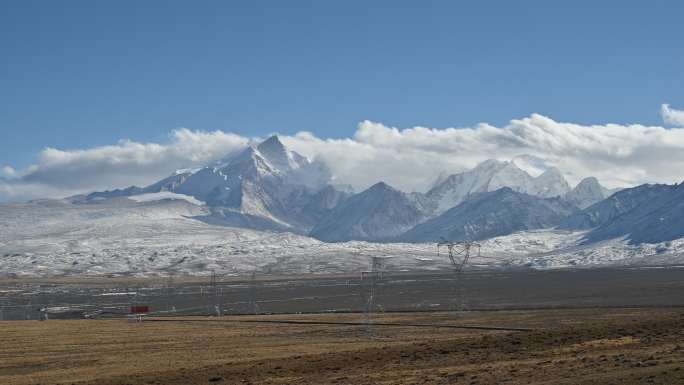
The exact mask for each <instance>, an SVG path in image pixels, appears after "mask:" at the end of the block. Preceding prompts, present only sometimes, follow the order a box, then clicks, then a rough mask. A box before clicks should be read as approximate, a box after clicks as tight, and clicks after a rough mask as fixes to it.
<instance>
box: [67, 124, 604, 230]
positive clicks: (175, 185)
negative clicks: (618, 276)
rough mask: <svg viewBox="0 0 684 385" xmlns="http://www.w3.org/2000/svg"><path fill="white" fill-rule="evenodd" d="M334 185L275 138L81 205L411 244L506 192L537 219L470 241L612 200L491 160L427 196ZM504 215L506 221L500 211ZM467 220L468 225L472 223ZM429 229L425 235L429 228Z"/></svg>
mask: <svg viewBox="0 0 684 385" xmlns="http://www.w3.org/2000/svg"><path fill="white" fill-rule="evenodd" d="M331 181H332V177H331V173H330V171H329V170H328V168H327V167H326V166H325V165H324V164H323V163H320V162H313V161H311V160H309V159H307V158H306V157H304V156H302V155H300V154H298V153H296V152H294V151H291V150H289V149H287V148H286V147H285V146H284V145H283V144H282V143H281V142H280V140H279V139H278V137H277V136H272V137H270V138H268V139H267V140H265V141H264V142H262V143H260V144H258V145H257V146H249V147H247V148H246V149H245V150H244V151H242V152H241V153H239V154H237V155H236V156H233V157H227V158H224V159H222V160H221V161H219V162H216V163H215V164H212V165H209V166H207V167H204V168H201V169H198V170H181V171H178V172H175V173H174V174H173V175H171V176H169V177H168V178H165V179H163V180H161V181H159V182H156V183H154V184H152V185H150V186H147V187H144V188H139V187H128V188H126V189H123V190H115V191H106V192H98V193H93V194H90V195H87V196H85V197H80V198H81V200H80V201H81V202H83V203H93V202H96V201H98V200H103V199H113V198H121V197H135V196H137V195H141V194H152V193H161V192H171V193H175V194H181V195H183V196H189V197H192V198H193V199H195V200H197V201H200V202H203V203H205V204H206V206H207V208H208V210H209V213H208V215H205V216H203V217H202V218H200V219H201V220H203V221H206V222H208V223H212V224H221V225H224V226H236V227H246V228H251V229H257V230H284V231H291V232H294V233H297V234H308V235H311V236H313V237H315V238H317V239H320V240H324V241H333V242H339V241H348V240H364V241H387V240H396V241H402V240H407V239H411V237H412V236H411V235H407V237H406V238H404V237H403V234H404V233H405V232H408V231H409V230H411V229H412V228H413V227H415V226H417V225H419V224H421V223H423V222H425V221H427V220H431V223H433V224H434V223H442V221H440V220H438V219H439V217H440V216H441V215H443V214H444V213H445V212H447V211H448V210H450V209H453V208H455V207H457V206H458V205H460V204H462V203H464V202H467V201H469V200H470V199H471V198H474V197H477V196H479V195H481V194H484V193H489V192H494V191H496V190H499V189H502V188H508V189H510V191H509V195H510V194H513V195H518V196H517V201H520V202H523V201H524V202H527V203H531V201H533V202H534V203H536V204H523V205H522V207H521V208H522V209H523V211H527V213H526V214H527V215H526V217H527V218H529V219H530V220H529V221H522V222H520V223H519V224H517V225H516V224H507V225H503V224H502V225H501V226H502V227H501V228H500V229H499V230H496V231H495V230H494V229H493V228H492V227H493V226H492V225H491V224H490V225H488V227H489V228H490V231H489V232H479V231H478V230H477V229H472V226H474V224H472V223H471V225H470V226H471V230H470V231H468V232H465V233H464V234H466V233H467V235H465V236H468V237H475V238H480V237H479V236H478V235H477V234H480V233H482V234H488V233H497V234H499V233H508V232H510V231H518V230H526V229H530V228H538V227H539V226H541V225H546V226H549V225H555V224H557V223H556V222H557V221H556V222H549V221H548V220H547V219H544V220H542V219H541V217H545V218H546V217H548V215H547V214H548V213H546V212H545V211H544V210H541V211H540V212H536V211H535V210H537V209H540V208H541V207H550V206H553V205H552V204H551V205H550V204H549V203H548V202H546V201H543V199H550V198H558V199H560V200H562V201H563V202H568V203H569V204H570V205H573V207H575V206H576V207H578V208H584V207H587V206H590V205H591V204H593V203H596V202H598V201H600V200H602V199H605V198H606V197H607V196H608V195H609V193H610V192H609V191H608V190H607V189H605V188H603V187H602V186H601V185H600V184H599V183H598V181H597V180H596V179H595V178H587V179H585V180H584V181H582V182H581V183H580V184H578V185H577V186H576V187H575V188H574V189H571V188H570V186H569V184H568V182H567V181H566V180H565V178H564V177H563V175H562V173H561V171H560V170H558V169H556V168H548V169H547V170H545V171H544V172H543V173H542V174H540V175H539V176H536V177H533V176H531V175H530V174H529V173H527V172H526V171H524V170H522V169H521V168H520V167H518V166H517V165H516V163H515V162H514V161H498V160H487V161H485V162H483V163H481V164H479V165H477V166H476V167H475V168H473V169H472V170H468V171H464V172H461V173H458V174H453V175H448V176H445V177H444V178H442V179H441V180H439V181H438V182H436V183H435V184H434V185H433V186H432V188H430V190H429V191H427V192H426V193H404V192H402V191H399V190H396V189H394V188H392V187H391V186H389V185H387V184H386V183H384V182H382V181H381V182H378V183H377V184H375V185H373V186H371V187H370V188H368V189H367V190H365V191H362V192H359V193H358V194H351V193H350V192H349V191H348V190H341V189H339V188H336V187H335V186H333V185H332V184H331ZM493 199H496V198H493ZM515 200H516V199H512V201H515ZM75 201H79V200H78V199H76V200H75ZM498 209H501V208H498ZM509 209H512V208H511V207H509ZM479 210H480V211H479V212H477V213H475V212H472V210H468V211H467V212H468V213H470V214H469V215H472V216H473V217H477V216H480V217H482V218H484V217H487V215H488V210H489V211H492V210H494V208H493V206H492V205H489V204H486V205H482V207H481V208H480V209H479ZM562 211H563V212H568V210H562ZM492 215H494V214H492ZM497 215H499V216H500V215H503V214H502V213H501V212H498V214H497ZM495 216H496V215H495ZM460 219H463V218H460ZM464 220H465V221H466V222H468V219H464ZM523 222H524V224H523ZM535 224H537V225H535ZM422 228H423V229H426V227H425V226H423V227H422ZM433 231H434V232H435V234H436V235H435V237H438V236H441V235H443V234H440V232H442V233H443V232H444V231H445V229H442V228H434V227H433Z"/></svg>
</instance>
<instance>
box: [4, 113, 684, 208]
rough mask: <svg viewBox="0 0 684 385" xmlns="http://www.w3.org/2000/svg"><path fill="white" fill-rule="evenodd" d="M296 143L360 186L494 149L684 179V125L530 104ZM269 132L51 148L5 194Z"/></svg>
mask: <svg viewBox="0 0 684 385" xmlns="http://www.w3.org/2000/svg"><path fill="white" fill-rule="evenodd" d="M661 115H662V117H663V121H664V122H665V123H666V124H668V125H672V126H674V127H684V111H680V110H676V109H673V108H671V107H670V106H669V105H667V104H664V105H663V106H662V108H661ZM280 138H281V140H282V142H283V143H284V144H285V145H286V146H288V147H289V148H291V149H293V150H295V151H297V152H299V153H301V154H303V155H306V156H307V157H309V158H311V159H315V160H318V161H322V162H324V163H326V164H327V165H328V166H329V168H330V169H331V170H332V173H333V177H334V182H335V183H339V184H349V185H352V186H353V187H354V188H356V189H363V188H366V187H368V186H370V185H372V184H374V183H376V182H378V181H385V182H387V183H389V184H391V185H393V186H395V187H397V188H400V189H403V190H405V191H413V190H423V189H425V188H426V186H428V185H429V184H430V183H431V182H432V181H433V180H434V179H435V178H437V177H438V175H440V174H445V173H446V174H452V173H456V172H460V171H463V170H465V169H469V168H472V167H474V166H475V165H476V164H478V163H480V162H482V161H484V160H486V159H500V160H510V159H515V161H516V163H518V164H519V165H520V166H521V167H522V168H525V169H526V170H530V171H532V172H535V171H538V172H541V171H543V169H544V168H546V167H557V168H559V169H560V170H562V171H563V172H564V173H565V177H566V178H567V179H568V180H569V181H570V182H571V183H577V182H579V181H580V180H581V179H582V178H583V177H586V176H595V177H597V178H598V179H599V180H601V182H602V183H603V184H605V185H606V186H608V187H626V186H632V185H637V184H641V183H649V182H663V183H673V182H681V181H682V180H684V129H682V128H671V129H668V128H665V127H657V126H643V125H639V124H633V125H618V124H604V125H590V126H586V125H580V124H573V123H563V122H557V121H555V120H553V119H551V118H549V117H546V116H543V115H540V114H532V115H530V116H529V117H526V118H523V119H514V120H511V121H510V122H509V123H508V124H506V125H505V126H503V127H496V126H492V125H490V124H486V123H481V124H479V125H477V126H474V127H463V128H444V129H437V128H427V127H412V128H403V129H402V128H395V127H388V126H385V125H383V124H382V123H377V122H371V121H363V122H361V123H359V125H358V128H357V130H356V132H355V134H354V136H353V137H351V138H346V139H326V138H319V137H317V136H315V135H314V134H312V133H309V132H300V133H297V134H296V135H292V136H284V135H281V136H280ZM261 139H262V138H249V137H244V136H241V135H238V134H234V133H225V132H222V131H213V132H205V131H195V130H190V129H186V128H183V129H178V130H174V131H173V132H172V133H171V135H170V137H169V140H168V142H167V143H138V142H134V141H131V140H122V141H120V142H119V143H117V144H114V145H109V146H102V147H93V148H87V149H75V150H60V149H54V148H46V149H44V150H43V151H42V152H41V153H40V154H39V159H38V162H37V163H36V164H35V165H32V166H30V167H27V168H26V169H22V170H15V169H14V168H12V167H11V165H4V166H2V167H0V201H8V200H10V201H12V200H26V199H33V198H41V197H62V196H68V195H72V194H76V193H82V192H89V191H94V190H103V189H112V188H118V187H127V186H129V185H132V184H135V185H140V186H142V185H146V184H149V183H151V182H154V181H156V180H158V179H160V178H162V177H164V176H167V175H169V174H171V173H172V172H173V171H174V170H176V169H181V168H192V167H200V166H204V165H206V164H209V163H211V162H212V161H215V160H219V159H221V158H223V157H225V156H227V155H230V154H234V153H235V152H237V151H240V150H241V149H243V148H244V147H245V146H247V145H248V144H250V143H255V142H257V141H258V140H261Z"/></svg>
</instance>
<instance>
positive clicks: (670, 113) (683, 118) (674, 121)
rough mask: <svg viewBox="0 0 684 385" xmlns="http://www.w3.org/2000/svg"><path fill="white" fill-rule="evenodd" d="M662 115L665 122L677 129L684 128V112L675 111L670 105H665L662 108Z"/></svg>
mask: <svg viewBox="0 0 684 385" xmlns="http://www.w3.org/2000/svg"><path fill="white" fill-rule="evenodd" d="M660 115H661V116H662V117H663V121H664V122H665V123H667V124H671V125H673V126H677V127H684V111H681V110H675V109H674V108H671V107H670V105H669V104H663V105H662V106H661V107H660Z"/></svg>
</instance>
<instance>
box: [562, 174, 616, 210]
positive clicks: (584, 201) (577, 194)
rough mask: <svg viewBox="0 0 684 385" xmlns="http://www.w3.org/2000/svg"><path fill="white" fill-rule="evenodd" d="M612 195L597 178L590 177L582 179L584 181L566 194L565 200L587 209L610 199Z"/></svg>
mask: <svg viewBox="0 0 684 385" xmlns="http://www.w3.org/2000/svg"><path fill="white" fill-rule="evenodd" d="M611 194H612V192H611V191H610V190H608V189H607V188H605V187H603V186H601V184H600V183H599V181H598V180H597V179H596V178H594V177H589V178H584V179H582V181H581V182H579V184H577V186H575V188H574V189H572V190H571V191H570V192H568V193H567V194H565V196H564V197H563V198H564V199H565V200H566V201H568V202H570V203H572V204H574V205H575V206H577V207H579V208H581V209H585V208H587V207H589V206H591V205H593V204H594V203H597V202H600V201H602V200H604V199H606V198H608V197H609V196H610V195H611Z"/></svg>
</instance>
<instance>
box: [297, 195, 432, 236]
mask: <svg viewBox="0 0 684 385" xmlns="http://www.w3.org/2000/svg"><path fill="white" fill-rule="evenodd" d="M424 218H425V216H424V214H423V213H422V212H421V210H419V208H418V207H417V206H416V203H415V201H414V200H413V199H411V198H410V197H409V196H408V195H407V194H405V193H403V192H401V191H399V190H395V189H394V188H392V187H390V186H389V185H387V184H386V183H383V182H380V183H377V184H375V185H373V186H371V187H370V188H368V189H367V190H365V191H363V192H361V193H358V194H356V195H353V196H351V197H350V198H348V199H347V200H345V201H344V202H342V203H341V204H339V205H338V206H337V207H336V208H335V209H334V210H333V211H332V212H330V214H329V215H327V216H326V217H324V218H323V219H322V220H321V221H320V222H319V223H318V224H317V225H316V226H315V227H314V228H313V230H311V233H310V235H311V236H313V237H315V238H318V239H320V240H323V241H329V242H341V241H347V240H352V239H353V240H367V241H380V240H384V239H390V238H393V237H395V236H397V235H399V234H401V233H403V232H404V231H406V230H408V229H410V228H411V227H413V226H415V225H416V224H418V223H420V221H422V220H423V219H424Z"/></svg>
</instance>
